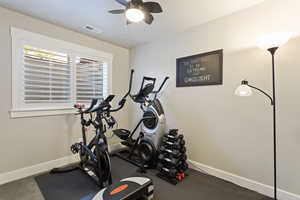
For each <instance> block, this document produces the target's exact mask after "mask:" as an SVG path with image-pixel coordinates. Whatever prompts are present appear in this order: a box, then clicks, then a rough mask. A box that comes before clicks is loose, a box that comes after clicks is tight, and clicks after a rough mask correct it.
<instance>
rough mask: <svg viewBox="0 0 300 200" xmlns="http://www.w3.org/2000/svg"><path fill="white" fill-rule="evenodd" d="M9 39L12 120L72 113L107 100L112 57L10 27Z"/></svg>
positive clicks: (104, 53)
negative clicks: (94, 101)
mask: <svg viewBox="0 0 300 200" xmlns="http://www.w3.org/2000/svg"><path fill="white" fill-rule="evenodd" d="M11 36H12V109H11V116H12V117H13V118H14V117H30V116H42V115H57V114H69V113H74V111H75V110H74V109H73V105H74V104H75V103H82V104H86V105H89V104H90V102H91V99H92V98H103V97H106V96H107V93H108V90H109V88H110V84H109V83H110V80H111V74H110V72H111V71H110V68H111V65H112V60H113V55H112V54H110V53H106V52H102V51H99V50H95V49H91V48H88V47H84V46H81V45H77V44H74V43H70V42H66V41H62V40H58V39H55V38H50V37H47V36H44V35H40V34H36V33H31V32H29V31H25V30H21V29H18V28H14V27H11ZM108 73H109V76H108Z"/></svg>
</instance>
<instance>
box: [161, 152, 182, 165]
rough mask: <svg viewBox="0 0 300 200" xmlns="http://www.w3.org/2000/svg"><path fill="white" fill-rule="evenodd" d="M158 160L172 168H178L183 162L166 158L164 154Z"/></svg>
mask: <svg viewBox="0 0 300 200" xmlns="http://www.w3.org/2000/svg"><path fill="white" fill-rule="evenodd" d="M158 159H159V160H161V161H162V162H164V163H166V164H168V165H171V166H178V165H179V164H181V162H182V161H181V159H178V158H172V157H168V156H165V155H164V154H160V155H159V156H158Z"/></svg>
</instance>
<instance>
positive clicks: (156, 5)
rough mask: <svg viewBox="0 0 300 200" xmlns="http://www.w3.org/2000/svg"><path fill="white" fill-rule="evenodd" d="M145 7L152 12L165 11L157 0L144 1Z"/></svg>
mask: <svg viewBox="0 0 300 200" xmlns="http://www.w3.org/2000/svg"><path fill="white" fill-rule="evenodd" d="M143 7H144V8H146V9H147V10H148V11H149V12H151V13H161V12H162V11H163V10H162V8H161V6H160V4H159V3H157V2H151V1H149V2H145V3H143Z"/></svg>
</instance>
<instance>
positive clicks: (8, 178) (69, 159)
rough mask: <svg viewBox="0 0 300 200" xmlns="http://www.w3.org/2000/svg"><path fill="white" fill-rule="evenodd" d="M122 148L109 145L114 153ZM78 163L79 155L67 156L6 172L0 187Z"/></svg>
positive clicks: (1, 175) (1, 176)
mask: <svg viewBox="0 0 300 200" xmlns="http://www.w3.org/2000/svg"><path fill="white" fill-rule="evenodd" d="M120 147H121V144H119V143H116V144H111V145H109V150H110V151H114V150H117V149H119V148H120ZM78 161H79V158H78V156H77V155H70V156H66V157H63V158H59V159H56V160H51V161H47V162H43V163H40V164H37V165H33V166H30V167H25V168H21V169H17V170H14V171H10V172H5V173H2V174H0V185H3V184H6V183H9V182H12V181H16V180H19V179H22V178H26V177H29V176H33V175H36V174H40V173H43V172H47V171H50V170H51V169H53V168H55V167H62V166H64V165H68V164H71V163H75V162H78Z"/></svg>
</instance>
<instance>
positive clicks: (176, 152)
mask: <svg viewBox="0 0 300 200" xmlns="http://www.w3.org/2000/svg"><path fill="white" fill-rule="evenodd" d="M159 151H160V152H161V153H166V154H170V155H172V156H174V157H175V158H179V157H180V156H181V155H182V152H181V151H179V150H177V149H168V148H166V147H164V146H161V147H160V148H159Z"/></svg>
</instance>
